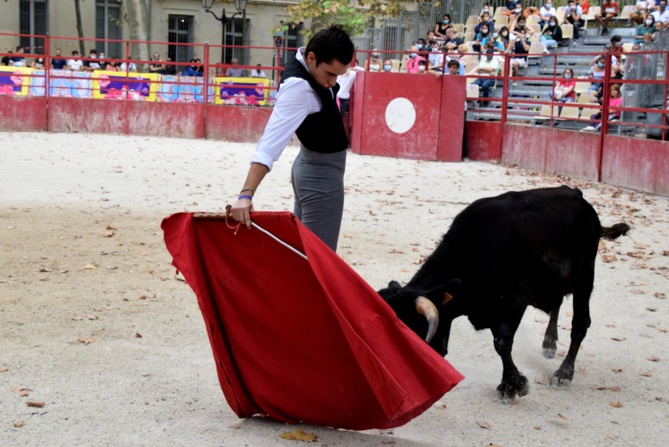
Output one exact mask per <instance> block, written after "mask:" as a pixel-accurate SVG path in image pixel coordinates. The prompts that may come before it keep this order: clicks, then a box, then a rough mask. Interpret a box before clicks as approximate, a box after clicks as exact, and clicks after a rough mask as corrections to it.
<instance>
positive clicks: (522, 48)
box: [507, 33, 530, 85]
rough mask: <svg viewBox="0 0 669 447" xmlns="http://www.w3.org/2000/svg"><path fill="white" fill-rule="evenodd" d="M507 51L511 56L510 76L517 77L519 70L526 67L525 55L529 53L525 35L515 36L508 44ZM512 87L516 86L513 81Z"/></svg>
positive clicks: (528, 40)
mask: <svg viewBox="0 0 669 447" xmlns="http://www.w3.org/2000/svg"><path fill="white" fill-rule="evenodd" d="M507 51H508V52H509V53H511V54H513V56H512V58H511V75H512V76H518V72H519V71H520V69H521V68H525V67H526V66H527V54H528V53H529V52H530V39H529V37H527V36H526V35H525V33H518V34H516V38H515V39H514V40H512V41H511V43H509V48H508V49H507ZM513 85H518V81H517V80H514V81H513Z"/></svg>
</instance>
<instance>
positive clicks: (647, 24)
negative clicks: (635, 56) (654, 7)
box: [634, 14, 655, 43]
mask: <svg viewBox="0 0 669 447" xmlns="http://www.w3.org/2000/svg"><path fill="white" fill-rule="evenodd" d="M646 34H655V17H653V15H652V14H648V15H647V16H646V19H645V20H644V24H643V25H639V26H637V27H636V35H635V36H634V43H642V42H643V36H645V35H646Z"/></svg>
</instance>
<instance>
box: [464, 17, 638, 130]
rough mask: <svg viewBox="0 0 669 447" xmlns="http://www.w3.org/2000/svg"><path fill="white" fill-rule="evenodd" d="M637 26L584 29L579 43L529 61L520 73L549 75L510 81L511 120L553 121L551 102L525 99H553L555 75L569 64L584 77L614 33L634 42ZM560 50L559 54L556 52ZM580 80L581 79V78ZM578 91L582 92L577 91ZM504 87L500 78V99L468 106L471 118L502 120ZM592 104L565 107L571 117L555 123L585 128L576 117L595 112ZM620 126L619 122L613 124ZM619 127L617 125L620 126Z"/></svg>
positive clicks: (495, 92) (565, 113)
mask: <svg viewBox="0 0 669 447" xmlns="http://www.w3.org/2000/svg"><path fill="white" fill-rule="evenodd" d="M635 31H636V27H631V26H630V27H619V28H611V30H610V32H609V34H608V35H607V36H599V35H598V34H599V31H598V29H597V28H589V29H582V30H581V36H580V38H579V41H578V43H576V42H574V41H570V42H568V43H567V44H566V45H564V46H560V47H558V48H555V49H551V50H550V54H543V55H541V56H538V57H535V58H534V60H533V62H534V63H533V64H528V66H527V67H526V68H524V69H523V70H521V72H520V76H522V77H534V78H545V79H522V78H520V79H518V82H517V83H516V84H514V83H509V84H510V85H509V88H508V97H509V99H510V100H511V102H509V103H508V107H507V121H518V122H530V123H533V124H548V123H549V122H550V118H551V114H550V106H544V107H542V106H540V105H538V104H527V103H523V100H543V101H547V100H550V97H551V92H552V90H553V79H554V76H555V77H561V76H562V73H563V71H564V70H565V68H567V67H569V68H571V69H572V70H573V71H574V76H575V77H576V78H579V77H584V76H586V75H587V73H588V70H589V69H590V64H591V62H592V59H593V58H594V57H595V56H596V54H598V53H602V52H603V51H604V47H605V46H606V45H608V44H610V39H611V36H613V35H616V34H618V35H620V36H621V37H622V43H623V44H625V43H632V42H633V40H634V34H635ZM575 53H591V54H587V55H586V54H583V55H581V54H575ZM556 54H557V57H556V56H555V55H556ZM577 80H578V79H577ZM587 85H588V84H584V85H581V86H579V87H580V90H581V91H583V90H585V88H586V86H587ZM577 93H580V91H579V92H577ZM502 94H503V88H502V83H501V82H498V84H497V88H495V89H494V90H492V97H493V98H498V100H497V101H491V102H488V103H486V104H485V105H480V106H478V107H476V105H475V104H473V107H470V108H469V109H468V116H467V119H468V120H499V119H500V118H501V113H500V108H501V101H499V99H500V98H501V97H502ZM567 109H569V110H567ZM590 110H593V109H588V108H582V109H581V110H580V111H579V109H577V108H569V107H564V108H562V116H563V117H565V118H567V119H564V120H560V121H554V122H553V124H554V125H557V124H559V125H560V127H562V128H573V129H582V128H583V127H585V126H587V125H588V122H586V121H576V120H575V119H574V118H576V117H579V113H580V114H581V115H580V118H581V120H583V119H584V118H587V116H589V115H590V114H591V113H594V112H596V111H597V110H594V112H591V111H590ZM553 117H554V118H555V119H559V117H560V115H559V113H558V111H557V108H556V110H554V111H553ZM613 128H614V129H616V127H615V126H613ZM616 130H617V129H616Z"/></svg>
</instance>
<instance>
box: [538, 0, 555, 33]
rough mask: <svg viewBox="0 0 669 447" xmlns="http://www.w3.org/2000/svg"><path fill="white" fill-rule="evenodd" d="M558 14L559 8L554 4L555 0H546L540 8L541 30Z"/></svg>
mask: <svg viewBox="0 0 669 447" xmlns="http://www.w3.org/2000/svg"><path fill="white" fill-rule="evenodd" d="M555 15H557V10H556V9H555V7H554V6H553V0H546V3H544V5H543V6H542V7H541V8H539V31H540V32H541V30H542V29H544V26H545V25H546V23H548V21H549V20H550V18H551V17H554V16H555Z"/></svg>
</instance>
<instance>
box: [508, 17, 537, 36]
mask: <svg viewBox="0 0 669 447" xmlns="http://www.w3.org/2000/svg"><path fill="white" fill-rule="evenodd" d="M531 34H534V28H532V27H531V26H530V25H527V22H526V20H525V17H520V18H519V19H518V21H517V22H516V24H515V26H513V31H511V35H512V36H513V37H512V40H514V39H515V40H517V39H520V40H525V38H528V39H529V37H530V35H531Z"/></svg>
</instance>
